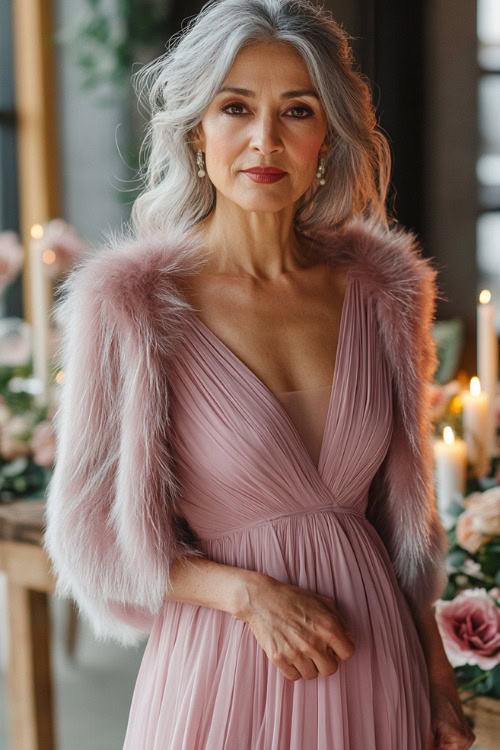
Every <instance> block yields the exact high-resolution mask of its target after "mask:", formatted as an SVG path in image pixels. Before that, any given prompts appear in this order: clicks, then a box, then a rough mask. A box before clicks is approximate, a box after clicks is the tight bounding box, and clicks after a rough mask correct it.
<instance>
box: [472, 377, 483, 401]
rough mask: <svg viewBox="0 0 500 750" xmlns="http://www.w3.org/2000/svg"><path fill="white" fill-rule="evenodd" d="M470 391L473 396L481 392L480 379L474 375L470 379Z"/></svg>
mask: <svg viewBox="0 0 500 750" xmlns="http://www.w3.org/2000/svg"><path fill="white" fill-rule="evenodd" d="M470 392H471V393H472V395H473V396H479V394H480V393H481V381H480V380H479V378H478V377H477V376H476V375H474V377H473V378H471V379H470Z"/></svg>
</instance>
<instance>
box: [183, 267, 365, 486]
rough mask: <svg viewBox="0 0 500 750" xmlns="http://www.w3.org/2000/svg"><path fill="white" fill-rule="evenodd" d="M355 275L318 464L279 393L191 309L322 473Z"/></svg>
mask: <svg viewBox="0 0 500 750" xmlns="http://www.w3.org/2000/svg"><path fill="white" fill-rule="evenodd" d="M354 279H355V277H354V276H353V275H352V274H351V271H350V269H347V282H346V287H345V291H344V298H343V300H342V309H341V313H340V324H339V334H338V338H337V350H336V352H335V363H334V366H333V380H332V384H331V391H330V398H329V400H328V407H327V412H326V419H325V425H324V428H323V435H322V438H321V447H320V451H319V457H318V464H317V465H316V464H315V463H314V461H313V459H312V456H311V454H310V453H309V451H308V450H307V447H306V445H305V443H304V441H303V439H302V436H301V435H300V433H299V431H298V429H297V427H296V426H295V423H294V422H293V420H292V419H291V417H290V416H289V414H288V413H287V411H286V409H285V407H284V406H283V404H282V403H281V401H280V400H279V398H278V395H276V394H275V393H274V392H273V391H272V390H271V389H270V388H269V387H268V386H267V385H266V384H265V383H264V381H263V380H261V379H260V378H259V376H258V375H257V374H256V373H255V372H254V371H253V370H251V369H250V367H249V366H248V365H247V364H245V362H243V360H242V359H240V357H238V355H237V354H235V352H233V350H232V349H230V348H229V346H227V344H225V343H224V342H223V341H222V339H220V338H219V337H218V336H217V334H216V333H214V332H213V331H212V329H211V328H209V327H208V326H207V325H206V323H204V322H203V321H202V320H201V318H199V317H198V316H197V315H196V313H195V312H194V311H191V313H192V314H191V317H192V319H193V320H194V322H195V324H196V325H197V326H198V328H199V330H200V331H202V333H205V335H206V336H207V337H208V338H210V339H211V340H212V341H213V343H214V344H215V346H216V347H217V348H219V349H220V350H221V351H222V352H224V353H225V354H226V356H228V357H229V358H230V359H231V360H232V361H233V362H234V363H235V365H236V366H237V367H238V368H239V369H240V370H241V371H242V372H243V373H245V374H246V376H247V377H249V378H250V379H251V380H252V381H253V382H254V383H255V385H256V387H257V388H258V389H259V390H261V391H262V393H263V394H264V395H265V396H266V397H267V399H268V401H269V402H270V404H271V406H272V408H273V410H274V412H275V414H276V417H277V418H278V419H279V420H281V421H283V422H284V423H285V424H286V425H287V427H288V429H289V430H290V431H291V432H292V434H293V435H294V437H295V440H296V441H297V443H298V444H299V445H300V448H301V450H302V453H304V454H305V456H306V457H307V459H308V461H309V463H310V465H311V466H312V467H313V469H314V471H315V472H316V474H318V475H319V476H320V477H322V473H323V460H324V454H325V450H326V442H327V438H328V431H329V429H330V422H331V420H332V419H333V409H334V406H337V401H336V399H335V396H336V393H337V390H338V374H339V370H340V364H341V359H342V356H343V354H344V350H345V347H346V336H347V328H346V327H347V314H348V312H349V306H350V300H351V296H352V294H353V287H354Z"/></svg>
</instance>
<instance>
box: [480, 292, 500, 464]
mask: <svg viewBox="0 0 500 750" xmlns="http://www.w3.org/2000/svg"><path fill="white" fill-rule="evenodd" d="M477 370H478V375H479V379H480V381H481V388H482V390H483V391H484V392H485V393H487V394H488V421H487V426H486V434H487V452H488V456H490V457H492V456H495V454H496V435H495V429H496V424H495V395H496V388H497V380H498V339H497V335H496V331H495V305H494V304H493V302H492V301H491V292H490V291H489V289H483V290H482V292H481V294H480V295H479V304H478V306H477Z"/></svg>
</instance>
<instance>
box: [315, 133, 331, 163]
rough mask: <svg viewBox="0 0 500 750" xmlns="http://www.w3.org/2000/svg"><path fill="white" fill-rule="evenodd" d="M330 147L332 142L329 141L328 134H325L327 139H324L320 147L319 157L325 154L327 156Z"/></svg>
mask: <svg viewBox="0 0 500 750" xmlns="http://www.w3.org/2000/svg"><path fill="white" fill-rule="evenodd" d="M330 148H331V145H330V143H329V141H328V136H325V140H324V141H323V143H322V144H321V146H320V149H319V153H318V158H319V157H320V156H325V157H326V155H327V154H328V152H329V151H330Z"/></svg>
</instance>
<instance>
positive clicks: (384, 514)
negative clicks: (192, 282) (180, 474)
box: [44, 218, 447, 645]
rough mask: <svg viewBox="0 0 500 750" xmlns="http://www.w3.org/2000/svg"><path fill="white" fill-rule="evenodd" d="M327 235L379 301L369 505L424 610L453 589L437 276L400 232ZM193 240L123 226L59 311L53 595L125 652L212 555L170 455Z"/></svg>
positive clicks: (96, 251)
mask: <svg viewBox="0 0 500 750" xmlns="http://www.w3.org/2000/svg"><path fill="white" fill-rule="evenodd" d="M317 242H318V247H319V248H321V251H322V252H323V253H324V255H325V257H326V258H327V259H329V260H331V262H332V263H334V264H337V265H343V266H345V267H347V266H348V267H350V268H351V269H352V270H353V271H354V273H355V274H356V275H357V276H358V277H359V278H360V279H361V280H362V283H363V284H364V285H365V288H366V290H367V292H368V293H369V294H371V295H373V297H374V298H375V300H376V308H375V309H376V311H377V319H378V325H379V330H380V332H381V341H382V347H383V351H381V353H380V354H381V356H386V357H387V358H388V360H389V362H390V365H391V368H392V372H393V398H394V407H395V408H394V430H393V436H392V441H391V444H390V446H389V450H388V453H387V455H386V457H385V459H384V462H383V464H382V465H381V467H380V469H379V470H378V472H377V474H376V475H375V477H374V479H373V482H372V485H371V488H370V499H369V506H368V511H367V513H368V518H369V520H370V521H371V523H372V524H373V525H374V526H375V528H376V529H377V531H378V533H379V534H380V537H381V538H382V540H383V542H384V544H385V545H386V548H387V550H388V552H389V554H390V557H391V560H392V563H393V566H394V570H395V573H396V576H397V579H398V582H399V584H400V587H401V589H402V591H403V593H404V594H405V596H406V598H407V601H408V602H409V604H410V606H411V607H412V608H413V609H414V611H415V610H416V608H420V607H424V606H426V605H429V604H430V603H432V602H433V601H435V600H436V599H437V598H439V596H440V595H441V594H442V592H443V590H444V587H445V585H446V572H445V564H444V559H445V556H446V552H447V537H446V532H445V529H444V527H443V526H442V524H441V521H440V518H439V516H438V513H437V510H436V506H435V498H434V490H433V481H432V449H431V437H430V430H431V421H430V415H429V389H428V388H427V383H428V382H429V381H430V380H431V378H432V376H433V374H434V372H435V369H436V365H437V357H436V351H435V344H434V341H433V339H432V336H431V323H432V321H433V318H434V311H435V299H436V291H437V288H436V276H437V272H436V271H435V270H434V269H433V268H432V266H431V264H430V262H429V260H427V259H425V258H424V257H423V256H422V254H421V251H420V248H419V245H418V242H417V240H416V237H415V235H414V234H412V233H411V232H409V231H407V230H405V229H403V228H401V227H396V228H395V229H392V230H391V231H390V232H388V233H387V232H384V231H383V230H381V229H377V228H374V226H373V225H371V224H368V223H367V222H366V220H363V219H361V218H354V219H351V220H350V221H349V222H348V223H347V224H345V225H344V227H343V228H342V229H340V230H338V231H336V232H333V231H330V230H324V231H323V232H322V233H321V234H318V239H317ZM194 247H195V244H193V243H192V240H191V239H190V237H188V236H186V235H185V236H181V235H177V234H176V231H175V230H174V229H173V230H172V233H171V234H170V235H169V236H168V237H166V236H159V235H154V236H151V237H150V238H149V239H130V238H129V237H128V236H124V235H123V236H121V237H120V236H117V235H114V236H113V237H112V239H108V241H107V242H105V243H103V244H102V245H101V246H100V247H98V248H93V249H91V250H90V251H88V252H87V253H86V254H85V256H84V257H83V258H82V259H81V261H80V262H79V263H78V266H77V267H76V268H75V269H74V270H73V271H72V272H71V274H70V275H69V276H68V277H67V278H66V279H65V280H64V282H63V288H62V290H61V293H62V296H61V299H60V300H58V302H57V305H56V311H55V315H56V317H57V319H58V321H59V323H60V324H62V326H63V328H62V339H61V345H60V351H59V360H60V363H61V365H62V367H63V369H64V385H63V386H62V394H61V400H60V402H59V406H58V409H57V412H56V416H55V420H54V425H55V432H56V439H57V450H56V464H55V468H54V472H53V474H52V477H51V481H50V484H49V488H48V493H47V503H46V533H45V537H44V546H45V549H46V551H47V553H48V555H49V557H50V559H51V561H52V566H53V570H54V574H55V576H56V581H57V588H56V595H58V596H61V597H64V596H70V597H72V598H73V599H74V600H75V601H76V603H77V605H78V607H79V610H80V613H81V614H82V615H83V616H85V617H86V618H87V619H88V621H89V623H90V625H91V627H92V629H93V631H94V634H95V636H96V637H97V638H98V639H100V640H106V639H110V638H111V639H114V640H117V641H118V642H120V643H121V644H123V645H134V644H136V643H138V642H139V641H140V640H141V639H142V638H143V637H144V636H146V635H147V634H148V633H149V632H150V629H151V625H152V621H153V619H154V616H155V615H156V614H157V613H159V611H160V610H161V608H162V605H163V603H164V601H165V592H166V589H167V587H168V586H169V582H170V581H169V567H170V563H171V562H172V561H173V560H174V559H176V558H178V557H181V556H185V555H187V554H194V555H202V554H203V553H202V551H201V550H200V549H199V548H198V547H197V544H196V539H195V537H194V535H192V534H191V530H190V528H189V526H188V525H187V524H186V523H185V522H184V521H183V519H182V509H181V508H180V507H179V506H180V501H179V486H178V483H177V481H176V477H175V473H174V470H173V468H172V462H171V460H170V459H169V456H170V452H169V424H170V422H169V385H168V382H169V380H168V373H169V358H170V357H171V356H172V354H173V353H174V352H175V349H176V342H177V341H179V337H181V336H182V335H183V322H184V320H185V316H186V310H187V309H189V306H188V303H187V302H186V300H184V299H183V298H182V297H181V295H180V292H179V290H178V287H177V286H176V276H178V274H181V273H183V272H185V271H187V270H188V269H189V268H190V267H193V268H194V266H192V260H193V257H194V253H193V252H192V251H193V248H194Z"/></svg>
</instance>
